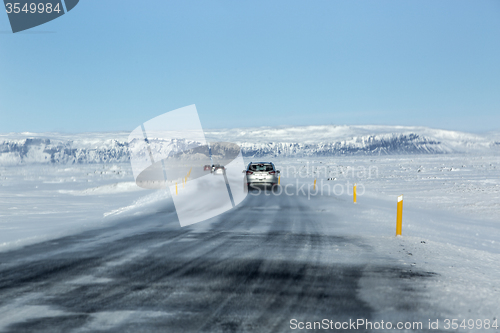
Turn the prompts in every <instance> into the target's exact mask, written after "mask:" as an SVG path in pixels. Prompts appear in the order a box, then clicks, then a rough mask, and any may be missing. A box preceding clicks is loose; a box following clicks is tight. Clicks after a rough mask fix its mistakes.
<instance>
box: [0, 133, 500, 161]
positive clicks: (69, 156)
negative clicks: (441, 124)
mask: <svg viewBox="0 0 500 333" xmlns="http://www.w3.org/2000/svg"><path fill="white" fill-rule="evenodd" d="M128 134H129V133H128V132H109V133H81V134H61V133H9V134H0V165H19V164H32V163H51V164H73V163H116V162H127V161H129V154H128V142H127V137H128ZM206 137H207V140H208V141H227V142H233V143H237V144H239V145H240V146H241V148H242V151H243V155H244V156H247V157H266V156H269V157H276V156H281V157H313V156H342V155H391V154H394V155H396V154H448V153H474V152H475V153H487V152H500V135H499V133H496V132H495V133H488V134H485V135H477V134H471V133H465V132H456V131H447V130H439V129H431V128H427V127H405V126H333V125H326V126H295V127H275V128H273V127H259V128H239V129H238V128H236V129H221V130H208V131H206Z"/></svg>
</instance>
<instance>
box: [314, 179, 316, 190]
mask: <svg viewBox="0 0 500 333" xmlns="http://www.w3.org/2000/svg"><path fill="white" fill-rule="evenodd" d="M314 191H316V179H314Z"/></svg>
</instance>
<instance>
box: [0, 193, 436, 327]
mask: <svg viewBox="0 0 500 333" xmlns="http://www.w3.org/2000/svg"><path fill="white" fill-rule="evenodd" d="M345 204H347V203H346V202H343V201H337V202H336V203H335V206H334V209H333V211H332V212H330V213H329V214H324V213H323V212H321V211H318V210H316V209H314V208H312V207H314V206H313V205H310V202H309V201H308V200H307V198H306V197H302V196H285V195H280V196H274V195H271V196H266V195H264V194H260V195H258V196H253V195H249V196H248V197H247V199H245V201H244V202H243V203H242V204H240V205H239V206H238V207H237V208H236V209H234V210H232V211H230V212H227V213H225V214H223V215H221V216H219V217H217V218H214V219H213V220H211V221H208V222H204V223H200V224H198V225H194V226H192V227H185V228H180V227H179V224H178V222H177V219H176V215H175V212H174V211H173V210H172V209H171V208H168V207H167V208H164V209H162V210H160V211H159V212H156V213H154V214H152V215H149V216H140V217H135V218H134V217H129V218H127V219H122V220H120V221H119V222H118V223H116V224H114V225H112V226H108V227H106V228H102V229H98V230H93V231H87V232H84V233H81V234H78V235H74V236H69V237H64V238H60V239H57V240H53V241H49V242H44V243H40V244H36V245H31V246H28V247H25V248H22V249H19V250H15V251H11V252H6V253H0V331H2V332H101V331H103V332H104V331H106V332H108V331H110V332H293V331H294V330H292V329H290V320H291V319H297V320H298V321H321V320H323V319H328V320H333V321H334V322H335V321H346V320H349V319H353V320H356V319H359V318H363V319H368V320H374V321H375V320H384V321H392V322H393V323H396V322H398V321H422V322H423V323H424V331H425V327H426V324H427V321H428V319H433V320H434V319H436V316H437V313H439V311H438V309H433V308H432V306H431V305H430V303H428V295H427V294H426V291H425V290H426V285H427V284H428V283H432V280H433V279H434V278H436V275H435V274H434V273H432V272H425V271H419V270H415V269H413V270H411V269H408V266H405V267H403V266H402V265H401V264H400V263H399V262H398V260H396V258H391V257H388V256H387V255H384V254H381V253H378V252H377V249H375V248H373V247H372V246H370V245H369V244H368V243H367V242H365V240H364V239H363V238H362V237H356V236H355V235H352V236H346V235H335V232H333V233H332V232H331V231H329V232H325V230H327V229H328V230H335V224H336V223H337V222H339V221H338V217H336V214H335V210H336V209H337V210H341V209H342V207H343V205H345ZM343 222H344V223H345V221H343ZM295 331H299V330H295ZM340 331H342V330H340ZM359 331H365V330H364V329H360V330H359ZM379 331H380V330H379ZM395 331H396V330H395ZM419 331H420V332H421V331H422V330H419ZM434 332H436V331H434Z"/></svg>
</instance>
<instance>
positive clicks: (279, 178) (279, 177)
mask: <svg viewBox="0 0 500 333" xmlns="http://www.w3.org/2000/svg"><path fill="white" fill-rule="evenodd" d="M280 180H281V176H278V185H279V184H280Z"/></svg>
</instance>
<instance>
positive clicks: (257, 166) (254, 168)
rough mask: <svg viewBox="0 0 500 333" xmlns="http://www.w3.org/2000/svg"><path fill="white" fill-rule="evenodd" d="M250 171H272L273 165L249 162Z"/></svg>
mask: <svg viewBox="0 0 500 333" xmlns="http://www.w3.org/2000/svg"><path fill="white" fill-rule="evenodd" d="M249 170H250V171H273V166H272V165H271V164H251V165H250V168H249Z"/></svg>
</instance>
